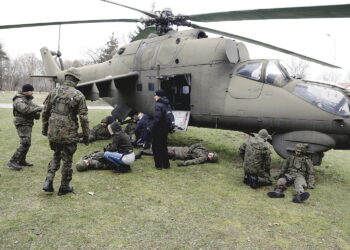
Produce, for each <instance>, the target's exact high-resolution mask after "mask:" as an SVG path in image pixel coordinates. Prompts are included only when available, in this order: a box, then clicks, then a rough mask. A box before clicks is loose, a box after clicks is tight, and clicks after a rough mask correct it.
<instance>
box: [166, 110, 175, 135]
mask: <svg viewBox="0 0 350 250" xmlns="http://www.w3.org/2000/svg"><path fill="white" fill-rule="evenodd" d="M166 125H167V129H168V133H174V132H175V117H174V114H173V112H172V111H171V108H170V106H167V108H166Z"/></svg>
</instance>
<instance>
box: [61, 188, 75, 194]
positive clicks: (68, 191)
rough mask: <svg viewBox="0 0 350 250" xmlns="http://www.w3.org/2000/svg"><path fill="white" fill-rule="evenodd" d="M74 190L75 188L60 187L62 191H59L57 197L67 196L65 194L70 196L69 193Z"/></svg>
mask: <svg viewBox="0 0 350 250" xmlns="http://www.w3.org/2000/svg"><path fill="white" fill-rule="evenodd" d="M73 190H74V188H73V187H67V188H62V187H60V189H59V190H58V193H57V195H65V194H68V193H72V192H73Z"/></svg>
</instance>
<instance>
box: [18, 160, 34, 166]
mask: <svg viewBox="0 0 350 250" xmlns="http://www.w3.org/2000/svg"><path fill="white" fill-rule="evenodd" d="M19 165H20V166H22V167H32V166H33V163H30V162H27V161H22V162H20V163H19Z"/></svg>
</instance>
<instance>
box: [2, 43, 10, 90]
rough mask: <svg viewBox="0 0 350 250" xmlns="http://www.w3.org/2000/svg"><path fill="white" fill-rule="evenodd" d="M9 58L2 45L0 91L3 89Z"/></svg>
mask: <svg viewBox="0 0 350 250" xmlns="http://www.w3.org/2000/svg"><path fill="white" fill-rule="evenodd" d="M8 60H9V58H8V57H7V55H6V52H5V51H4V50H3V48H2V44H0V90H2V88H3V84H4V75H5V73H6V69H7V68H6V66H7V63H6V62H7V61H8Z"/></svg>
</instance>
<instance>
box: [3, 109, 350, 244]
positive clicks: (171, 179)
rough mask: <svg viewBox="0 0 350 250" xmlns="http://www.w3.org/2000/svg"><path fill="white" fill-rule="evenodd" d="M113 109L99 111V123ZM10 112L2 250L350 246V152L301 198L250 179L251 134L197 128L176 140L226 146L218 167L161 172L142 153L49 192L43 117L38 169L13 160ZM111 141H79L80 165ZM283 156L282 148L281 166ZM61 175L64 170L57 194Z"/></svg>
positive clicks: (35, 156) (320, 172)
mask: <svg viewBox="0 0 350 250" xmlns="http://www.w3.org/2000/svg"><path fill="white" fill-rule="evenodd" d="M109 112H110V111H109V110H108V111H107V110H90V111H89V116H90V121H91V125H95V124H97V123H98V122H99V121H100V120H101V118H102V117H104V116H106V115H108V114H109ZM11 113H12V110H10V109H0V137H1V142H0V144H1V151H2V154H1V156H0V157H1V163H2V165H3V166H2V167H0V174H1V177H0V201H1V202H0V249H350V233H349V228H350V213H349V207H350V199H349V192H350V169H349V164H348V163H349V160H350V153H349V152H348V151H330V152H327V153H326V157H325V158H324V161H323V162H324V163H323V165H322V166H319V167H317V168H316V189H314V190H311V191H310V193H311V198H310V199H309V200H308V201H307V202H305V203H304V204H294V203H292V202H291V199H292V188H289V189H288V190H287V191H286V198H285V199H269V198H268V197H267V196H266V192H268V191H269V190H270V189H271V187H264V188H260V189H258V190H252V189H250V188H248V187H247V186H245V185H243V183H242V168H241V165H242V161H241V159H240V158H239V156H238V147H239V144H240V143H241V142H243V141H244V140H246V136H245V135H244V134H242V133H240V132H235V131H225V130H215V129H203V128H196V127H189V130H188V132H186V133H181V132H177V133H175V134H173V135H171V136H170V144H171V145H183V144H186V145H189V144H192V143H195V142H202V143H203V144H205V145H207V146H208V147H209V148H210V149H211V150H215V151H217V152H218V153H219V156H220V162H219V163H218V164H209V163H208V164H202V165H198V166H189V167H182V168H178V167H176V164H175V162H171V169H169V170H162V171H159V170H156V169H155V168H154V164H153V159H152V158H151V157H148V156H143V157H142V159H141V160H138V161H136V163H135V164H134V166H133V167H132V172H131V173H127V174H114V173H112V172H111V171H87V172H77V171H74V174H73V180H72V185H73V186H74V187H75V190H76V194H68V195H66V196H57V192H56V193H54V194H47V193H45V192H43V191H42V190H41V188H42V184H43V182H44V179H45V176H46V168H47V164H48V162H49V160H50V158H51V156H52V152H51V151H50V149H49V147H48V141H47V138H46V137H44V136H42V135H41V133H40V131H41V124H40V121H39V122H36V123H35V125H34V131H33V141H32V147H31V149H30V151H29V154H28V161H30V162H33V163H34V164H35V166H34V167H32V168H28V167H26V168H24V169H23V170H22V171H14V170H11V169H9V168H8V167H6V166H5V164H6V162H7V161H8V159H9V158H10V157H11V155H12V154H13V152H14V150H15V148H16V147H17V146H18V138H17V135H16V131H15V128H14V126H13V124H12V116H11ZM107 143H108V141H98V142H95V143H93V144H90V145H89V146H84V145H82V144H79V146H78V150H77V152H76V154H75V156H74V162H77V160H78V159H79V158H80V157H81V156H83V155H85V154H87V153H89V152H91V151H93V150H98V149H102V148H103V146H105V145H106V144H107ZM280 163H281V159H280V158H279V157H278V156H277V155H276V154H274V155H273V162H272V164H273V166H274V167H275V168H278V167H279V165H280ZM276 171H277V170H274V172H276ZM60 178H61V174H60V172H57V175H56V179H55V182H54V186H55V189H56V191H57V190H58V187H59V181H60ZM88 192H94V193H95V194H94V195H93V196H91V195H89V194H88Z"/></svg>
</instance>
